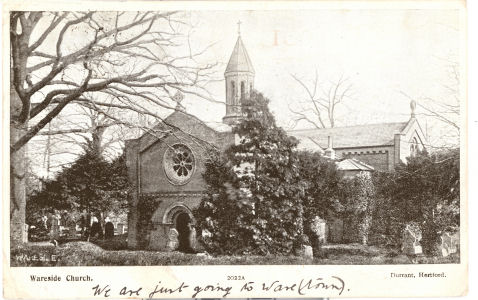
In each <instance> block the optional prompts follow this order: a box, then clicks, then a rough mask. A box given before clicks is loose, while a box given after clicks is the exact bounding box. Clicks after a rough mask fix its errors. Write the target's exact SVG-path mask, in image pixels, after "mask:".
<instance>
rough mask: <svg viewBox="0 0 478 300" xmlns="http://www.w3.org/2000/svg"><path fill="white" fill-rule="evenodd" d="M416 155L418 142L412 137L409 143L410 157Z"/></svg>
mask: <svg viewBox="0 0 478 300" xmlns="http://www.w3.org/2000/svg"><path fill="white" fill-rule="evenodd" d="M417 153H418V140H417V138H416V137H414V138H413V139H412V140H411V141H410V156H415V155H417Z"/></svg>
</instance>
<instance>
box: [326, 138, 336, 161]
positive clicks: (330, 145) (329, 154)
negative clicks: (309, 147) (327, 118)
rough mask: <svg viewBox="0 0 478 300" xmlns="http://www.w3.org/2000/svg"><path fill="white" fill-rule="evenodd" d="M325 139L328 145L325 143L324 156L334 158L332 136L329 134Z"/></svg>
mask: <svg viewBox="0 0 478 300" xmlns="http://www.w3.org/2000/svg"><path fill="white" fill-rule="evenodd" d="M327 141H328V145H327V149H325V156H326V157H328V158H330V159H335V150H334V145H333V139H332V136H330V135H329V136H328V137H327Z"/></svg>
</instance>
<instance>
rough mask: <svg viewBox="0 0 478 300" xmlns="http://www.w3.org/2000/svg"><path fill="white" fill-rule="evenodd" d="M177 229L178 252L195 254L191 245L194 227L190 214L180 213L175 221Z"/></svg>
mask: <svg viewBox="0 0 478 300" xmlns="http://www.w3.org/2000/svg"><path fill="white" fill-rule="evenodd" d="M174 224H175V226H174V227H175V228H176V230H177V231H178V244H179V245H178V248H177V250H178V251H181V252H186V253H190V252H193V248H192V245H191V235H192V230H194V227H193V226H192V220H191V217H190V216H189V214H187V213H185V212H180V213H178V215H177V216H176V218H175V220H174Z"/></svg>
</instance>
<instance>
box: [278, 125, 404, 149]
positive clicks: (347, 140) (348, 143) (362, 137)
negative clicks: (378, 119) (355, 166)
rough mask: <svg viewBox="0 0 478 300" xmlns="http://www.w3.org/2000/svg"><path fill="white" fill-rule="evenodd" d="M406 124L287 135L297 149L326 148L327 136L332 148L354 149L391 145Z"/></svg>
mask: <svg viewBox="0 0 478 300" xmlns="http://www.w3.org/2000/svg"><path fill="white" fill-rule="evenodd" d="M407 124H408V122H400V123H381V124H367V125H357V126H349V127H335V128H324V129H303V130H291V131H288V132H287V133H288V134H290V135H292V136H295V137H296V138H297V139H299V141H300V144H299V148H301V149H309V150H316V149H317V148H318V147H320V148H322V149H323V150H325V149H326V148H327V146H328V145H327V143H328V136H331V137H332V139H333V148H334V149H340V148H356V147H367V146H368V147H371V146H391V145H393V138H394V134H396V133H400V132H402V131H403V129H404V128H405V127H406V126H407Z"/></svg>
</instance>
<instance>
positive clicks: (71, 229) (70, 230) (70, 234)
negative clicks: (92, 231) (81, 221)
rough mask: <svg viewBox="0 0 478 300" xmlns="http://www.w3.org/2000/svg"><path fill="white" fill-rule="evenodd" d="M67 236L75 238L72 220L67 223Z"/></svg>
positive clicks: (74, 226)
mask: <svg viewBox="0 0 478 300" xmlns="http://www.w3.org/2000/svg"><path fill="white" fill-rule="evenodd" d="M68 237H69V238H71V239H75V238H76V223H75V222H73V220H71V221H70V223H69V224H68Z"/></svg>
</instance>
